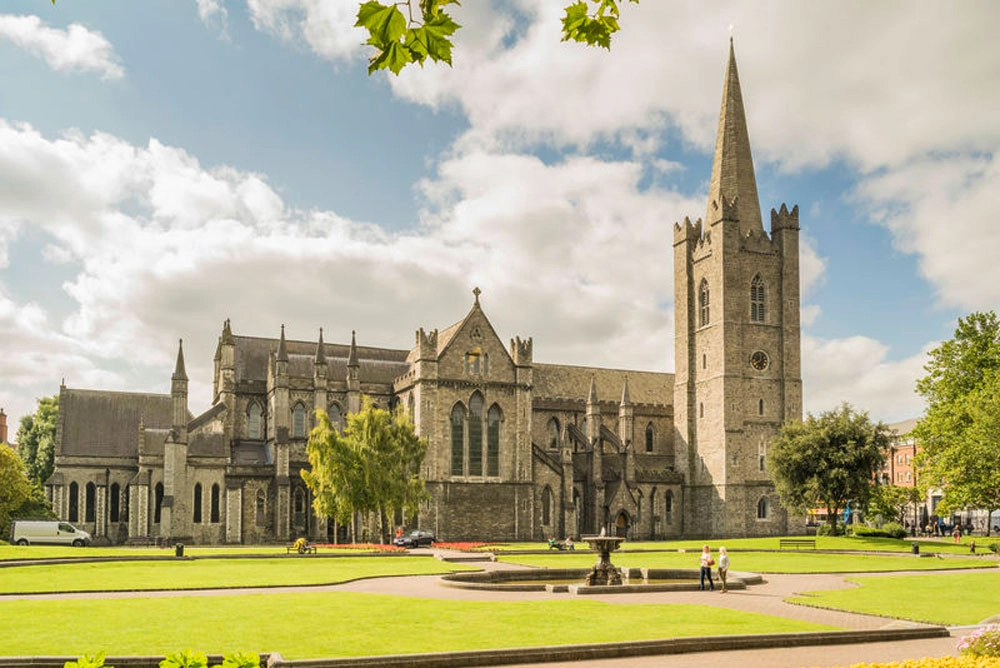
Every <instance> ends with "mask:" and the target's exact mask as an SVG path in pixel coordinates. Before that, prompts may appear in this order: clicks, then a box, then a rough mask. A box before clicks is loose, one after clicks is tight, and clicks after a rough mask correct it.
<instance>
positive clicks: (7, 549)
mask: <svg viewBox="0 0 1000 668" xmlns="http://www.w3.org/2000/svg"><path fill="white" fill-rule="evenodd" d="M317 553H318V554H366V553H367V554H377V553H378V550H376V549H375V548H372V549H370V550H364V549H358V548H350V549H348V548H342V547H319V548H318V549H317ZM287 554H288V551H287V550H286V549H285V547H284V546H283V545H246V546H243V545H228V546H221V545H205V546H201V545H185V546H184V555H185V556H188V557H208V556H226V557H251V556H275V557H276V556H285V555H287ZM173 556H174V546H173V545H171V546H169V547H124V546H119V547H69V546H61V545H23V546H22V545H8V544H7V543H0V561H12V560H22V559H74V558H76V559H87V558H91V557H162V558H164V559H166V558H168V557H173Z"/></svg>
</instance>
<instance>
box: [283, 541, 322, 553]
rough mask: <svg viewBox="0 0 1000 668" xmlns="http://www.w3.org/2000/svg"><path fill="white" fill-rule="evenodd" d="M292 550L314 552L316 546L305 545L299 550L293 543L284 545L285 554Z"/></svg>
mask: <svg viewBox="0 0 1000 668" xmlns="http://www.w3.org/2000/svg"><path fill="white" fill-rule="evenodd" d="M293 552H294V553H296V554H316V546H315V545H306V546H305V547H303V548H302V551H301V552H299V548H298V546H297V545H295V544H294V543H293V544H291V545H286V546H285V554H291V553H293Z"/></svg>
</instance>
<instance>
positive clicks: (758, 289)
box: [750, 274, 764, 322]
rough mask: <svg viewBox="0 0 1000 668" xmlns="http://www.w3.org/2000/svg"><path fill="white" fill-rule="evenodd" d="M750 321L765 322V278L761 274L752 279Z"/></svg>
mask: <svg viewBox="0 0 1000 668" xmlns="http://www.w3.org/2000/svg"><path fill="white" fill-rule="evenodd" d="M750 322H764V279H762V278H761V277H760V274H757V275H756V276H754V277H753V280H752V281H750Z"/></svg>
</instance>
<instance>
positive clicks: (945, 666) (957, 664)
mask: <svg viewBox="0 0 1000 668" xmlns="http://www.w3.org/2000/svg"><path fill="white" fill-rule="evenodd" d="M844 668H847V667H846V666H845V667H844ZM850 668H1000V658H996V657H989V656H942V657H940V658H936V659H931V658H927V657H925V658H923V659H907V660H906V661H893V662H891V663H854V664H851V666H850Z"/></svg>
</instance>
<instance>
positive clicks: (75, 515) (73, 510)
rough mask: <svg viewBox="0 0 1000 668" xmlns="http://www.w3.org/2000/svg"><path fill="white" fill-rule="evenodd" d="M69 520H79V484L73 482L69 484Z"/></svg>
mask: <svg viewBox="0 0 1000 668" xmlns="http://www.w3.org/2000/svg"><path fill="white" fill-rule="evenodd" d="M69 521H70V522H79V521H80V486H79V485H78V484H76V483H75V482H71V483H70V484H69Z"/></svg>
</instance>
